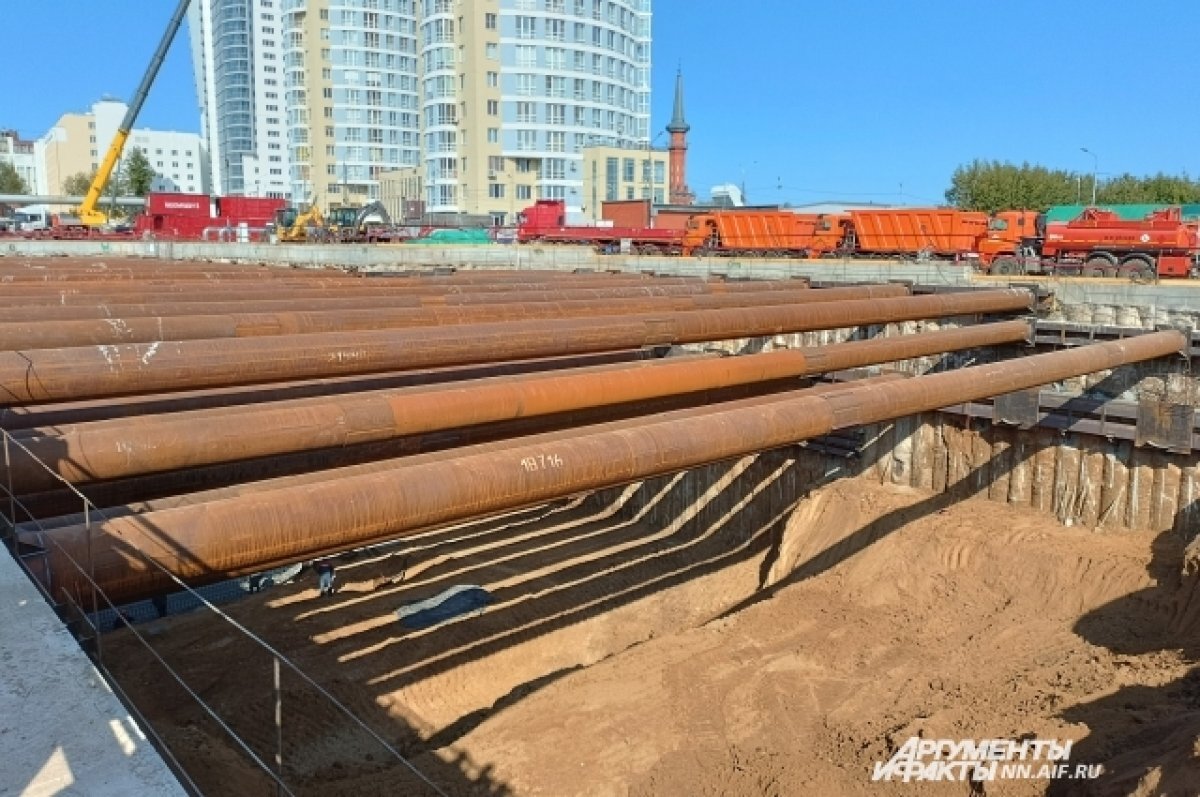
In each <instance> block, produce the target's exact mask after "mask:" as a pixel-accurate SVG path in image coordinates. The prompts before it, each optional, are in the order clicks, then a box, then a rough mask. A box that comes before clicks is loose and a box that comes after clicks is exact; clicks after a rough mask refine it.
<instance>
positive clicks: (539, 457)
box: [521, 454, 563, 473]
mask: <svg viewBox="0 0 1200 797" xmlns="http://www.w3.org/2000/svg"><path fill="white" fill-rule="evenodd" d="M562 466H563V458H562V457H561V456H559V455H558V454H535V455H534V456H532V457H522V458H521V467H522V468H524V469H525V472H526V473H533V472H534V471H538V470H550V469H552V468H561V467H562Z"/></svg>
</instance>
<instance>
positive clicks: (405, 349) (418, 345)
mask: <svg viewBox="0 0 1200 797" xmlns="http://www.w3.org/2000/svg"><path fill="white" fill-rule="evenodd" d="M1031 298H1032V297H1031V295H1030V293H1029V292H1028V291H1025V290H1014V289H1009V288H1006V289H1000V290H987V291H972V292H969V293H950V294H937V295H932V296H906V297H900V298H891V299H870V300H868V299H857V300H849V301H843V302H828V303H820V304H804V305H794V306H778V305H772V306H765V307H754V308H729V309H723V310H696V311H690V312H681V313H660V314H659V313H643V314H635V315H630V316H592V317H585V318H571V319H551V320H534V321H513V322H507V323H488V324H462V325H457V326H454V327H435V328H420V329H402V330H369V331H363V332H332V333H327V334H314V335H288V336H278V337H268V338H234V339H227V340H194V341H167V342H155V343H149V344H140V343H135V344H123V345H115V346H89V347H78V348H66V349H29V350H23V351H0V401H2V402H4V403H18V404H19V403H39V402H47V401H63V400H71V399H84V398H100V397H104V396H120V395H130V394H135V393H149V392H163V391H170V390H181V389H188V388H201V387H218V386H222V385H234V384H253V383H263V382H275V381H283V380H289V379H306V378H316V377H326V376H339V375H348V374H355V373H372V372H378V371H388V370H405V369H413V368H428V367H435V366H447V365H461V364H466V363H472V362H474V363H479V362H495V361H498V360H507V359H520V358H533V357H543V356H551V355H562V354H582V353H585V352H597V351H608V350H612V349H625V348H633V347H638V346H654V345H665V344H680V343H696V342H700V341H715V340H730V339H736V338H743V337H756V336H763V335H777V334H784V333H792V332H802V331H808V330H814V329H833V328H840V327H852V326H858V325H860V324H881V323H888V322H892V321H905V320H911V319H917V318H931V317H942V316H956V315H967V314H976V313H1000V312H1013V311H1017V310H1024V309H1028V307H1029V305H1030V302H1031Z"/></svg>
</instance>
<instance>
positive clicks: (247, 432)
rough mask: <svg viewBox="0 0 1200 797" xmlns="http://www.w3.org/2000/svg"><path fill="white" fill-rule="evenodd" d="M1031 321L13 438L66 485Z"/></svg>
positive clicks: (893, 353) (694, 382)
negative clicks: (18, 440)
mask: <svg viewBox="0 0 1200 797" xmlns="http://www.w3.org/2000/svg"><path fill="white" fill-rule="evenodd" d="M1029 335H1030V326H1029V322H1027V321H1007V322H1001V323H996V324H984V325H981V326H978V327H966V328H963V329H950V330H942V331H939V332H930V333H926V334H922V335H911V336H902V337H896V338H883V339H876V340H866V341H853V342H849V343H838V344H832V345H827V346H821V347H812V348H801V349H793V350H779V351H773V352H769V353H765V354H749V355H745V356H742V357H725V358H718V359H703V360H693V359H690V358H684V359H682V360H673V359H672V360H653V361H649V362H642V363H635V364H632V365H623V366H619V367H615V368H614V367H611V366H606V367H602V368H581V369H575V370H572V371H569V372H567V373H549V374H534V375H522V376H516V377H493V378H488V379H477V380H469V381H466V382H456V383H453V384H449V385H440V386H435V387H421V388H407V389H401V390H385V391H372V392H367V393H356V394H352V395H348V396H341V397H334V398H314V399H300V400H295V401H286V402H278V403H276V404H273V405H270V406H266V407H264V406H261V405H258V406H248V407H236V408H228V409H222V410H199V411H194V412H184V413H178V414H175V415H167V416H158V417H145V418H137V419H133V420H127V421H102V422H98V423H92V424H82V425H79V426H75V427H66V428H60V429H57V430H54V432H53V433H47V434H42V435H36V436H24V437H22V438H21V443H22V444H23V445H24V446H26V447H27V448H28V449H29V451H30V452H31V453H32V454H33V455H34V456H36V457H37V459H39V460H41V462H43V463H45V464H46V465H48V466H50V467H51V468H53V470H54V472H56V473H57V474H58V475H60V476H61V477H63V478H65V479H67V480H68V481H70V482H72V483H74V484H84V483H86V482H90V481H96V480H102V479H117V478H123V477H128V476H136V475H139V474H145V473H155V472H160V471H168V470H177V469H182V468H193V467H197V466H201V465H209V464H213V463H217V462H229V461H233V460H239V459H251V458H254V457H265V456H271V455H275V454H283V453H289V452H294V451H309V450H314V449H319V448H328V447H330V446H346V445H352V444H357V443H364V442H367V441H374V440H386V439H390V438H395V437H402V436H405V435H414V434H420V433H424V432H433V431H437V430H440V429H452V428H455V427H460V426H474V425H478V424H484V423H494V422H498V421H506V420H513V419H516V418H528V417H534V416H540V415H551V414H554V413H561V412H572V411H577V410H581V409H584V408H588V407H599V406H606V405H615V404H625V403H630V402H635V401H647V400H650V399H655V398H660V397H663V396H668V395H673V394H682V393H698V392H701V391H711V390H718V389H722V388H729V387H734V386H737V385H749V384H754V383H762V382H771V381H775V380H779V379H786V378H790V377H798V376H804V375H807V374H813V373H820V372H823V371H831V370H840V369H844V368H854V367H857V366H861V365H869V364H873V363H880V362H892V361H895V360H904V359H909V358H911V357H921V356H925V355H930V354H941V353H944V352H947V351H954V350H958V349H968V348H974V347H978V346H992V345H998V344H1002V343H1011V342H1014V341H1021V340H1025V339H1027V338H1028V337H1029ZM11 460H12V462H11V469H10V472H9V473H5V472H4V469H3V468H0V484H3V483H5V479H6V478H9V479H11V481H10V483H11V484H12V487H13V489H14V490H15V491H16V492H18V493H27V492H33V491H35V490H46V489H50V488H52V487H55V486H57V481H56V480H55V479H54V477H53V475H51V473H49V472H47V471H46V470H45V469H44V468H43V467H41V466H40V465H38V464H37V463H35V462H34V461H32V460H31V459H30V458H29V456H28V455H26V454H24V453H19V454H15V455H13V456H12V458H11Z"/></svg>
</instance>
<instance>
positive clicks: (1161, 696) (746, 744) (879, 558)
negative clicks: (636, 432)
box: [106, 463, 1200, 797]
mask: <svg viewBox="0 0 1200 797" xmlns="http://www.w3.org/2000/svg"><path fill="white" fill-rule="evenodd" d="M743 476H745V477H746V478H748V479H750V480H751V481H753V482H754V483H755V484H758V483H759V482H758V481H756V480H758V479H759V478H760V476H761V474H759V475H755V473H754V472H752V470H749V469H748V466H747V465H746V464H745V463H737V464H734V465H730V466H728V468H727V473H726V477H725V481H724V482H723V484H732V483H735V482H736V481H737V480H738V479H739V478H742V477H743ZM719 489H723V487H721V488H717V487H714V488H713V490H711V491H710V492H713V493H714V494H715V492H719ZM673 490H674V491H682V493H681V494H682V495H683V496H684V497H685V498H686V499H687V500H686V501H684V502H681V503H680V505H687V506H688V507H689V508H688V509H687V510H686V511H684V512H681V513H680V514H679V516H678V518H677V519H676V520H675V521H674V522H671V523H667V524H654V525H651V524H649V523H648V522H647V521H646V520H645V517H644V515H643V514H642V513H635V514H633V515H632V516H630V515H629V514H628V513H622V512H621V511H619V510H620V509H621V507H622V506H623V505H624V502H626V501H628V500H629V499H630V497H631V496H632V495H633V492H632V488H631V491H627V492H626V493H625V494H623V496H622V497H621V498H620V499H618V500H617V501H616V502H615V503H614V504H613V505H611V506H608V507H604V508H602V509H597V508H596V507H594V506H587V505H585V504H582V503H578V502H575V503H566V504H561V505H557V506H554V507H550V508H543V509H539V510H530V511H528V512H523V513H514V514H513V515H511V516H507V517H505V518H498V519H495V520H491V521H485V522H481V523H476V524H467V525H465V526H463V527H460V528H456V529H449V530H443V531H439V532H431V533H430V534H427V535H424V536H423V537H422V538H420V539H418V540H416V541H414V542H413V543H411V544H410V545H409V546H408V547H407V549H406V551H405V553H404V555H403V556H399V555H395V556H391V555H380V556H374V557H363V558H361V559H359V560H354V561H349V562H346V563H344V564H343V565H342V566H341V567H339V582H340V583H341V585H342V588H341V591H340V592H339V593H338V594H337V595H336V596H334V597H333V598H330V599H322V598H318V597H317V596H316V584H315V580H314V581H313V582H312V583H308V582H302V583H300V584H297V585H292V586H284V587H277V588H275V589H273V590H271V591H269V592H268V593H265V594H264V595H261V596H254V597H251V598H248V599H246V600H245V601H243V602H241V603H239V604H238V605H236V606H235V607H232V608H231V609H230V611H231V613H232V614H234V615H235V616H236V617H237V618H238V619H239V620H240V621H241V622H243V623H245V624H246V625H247V626H248V627H250V628H252V629H254V630H255V632H256V633H259V634H261V635H262V636H263V637H264V638H265V639H267V641H269V642H270V643H271V644H272V645H275V646H276V647H277V648H279V649H281V650H283V651H284V652H286V653H287V654H288V655H289V657H291V658H292V659H293V660H295V661H296V662H297V663H298V664H299V665H300V666H302V667H303V668H304V670H305V671H306V672H308V673H310V674H312V675H313V676H314V678H316V680H317V681H318V682H319V683H321V684H322V685H323V686H324V687H325V688H328V689H329V690H330V691H331V692H332V693H334V694H336V695H337V696H338V697H339V698H340V699H342V700H343V701H344V702H346V703H347V704H348V705H351V706H352V707H353V708H354V709H355V711H356V712H357V713H359V714H360V715H362V716H363V717H365V718H367V719H368V721H369V722H371V724H372V725H373V727H375V728H376V729H377V731H378V732H379V733H380V734H381V735H383V736H384V737H386V738H387V739H388V741H389V742H390V743H392V744H394V745H396V746H397V747H398V748H399V749H402V750H403V751H404V752H406V753H407V754H410V755H413V756H416V757H417V759H418V761H420V762H422V763H423V765H425V766H426V767H427V768H429V769H430V771H431V772H433V773H434V776H435V779H439V782H441V783H442V784H443V786H444V787H445V788H447V789H448V790H449V791H451V792H458V791H465V792H472V790H473V789H475V787H474V786H464V785H462V784H464V783H467V782H468V781H471V782H475V783H478V782H480V781H478V780H475V779H477V778H482V779H483V780H484V781H486V784H485V786H482V787H479V788H485V789H491V790H492V792H493V793H499V792H500V791H503V790H505V789H509V790H511V791H512V792H515V793H516V794H521V795H525V794H529V795H562V794H594V795H620V794H633V795H668V797H669V796H670V795H705V794H712V795H717V794H721V795H739V794H745V795H763V794H767V795H770V794H778V795H795V794H847V795H855V794H862V795H868V794H869V795H872V796H873V797H874V796H875V795H881V794H884V795H886V794H897V795H906V796H907V795H914V794H922V795H923V794H935V795H936V794H947V795H965V794H966V793H967V787H966V785H965V784H962V783H955V784H936V785H929V784H923V785H913V784H901V783H873V782H871V771H872V767H873V765H874V763H875V762H877V761H886V760H887V759H888V758H889V757H890V756H891V754H892V753H893V752H894V751H895V750H897V749H898V748H899V746H900V745H902V744H903V743H904V741H905V740H907V739H908V738H909V737H912V736H921V737H924V738H951V739H993V738H1001V739H1028V738H1040V739H1070V740H1073V741H1074V742H1075V748H1074V751H1073V754H1072V757H1071V761H1072V763H1082V764H1098V763H1103V764H1105V765H1106V766H1107V767H1108V770H1107V771H1106V772H1105V774H1104V775H1103V776H1101V777H1100V778H1099V779H1097V780H1095V781H1088V782H1086V783H1082V784H1080V783H1074V784H1072V783H1047V782H1045V781H1037V780H1026V781H1021V780H1014V781H1004V782H1003V783H1000V784H991V785H989V786H988V791H987V794H993V795H994V794H1004V795H1034V794H1045V793H1047V791H1048V790H1049V792H1050V793H1053V794H1064V795H1065V794H1074V793H1080V794H1114V795H1115V794H1147V795H1149V794H1160V793H1170V794H1200V791H1197V790H1195V789H1193V790H1192V791H1188V789H1189V788H1192V785H1194V784H1197V783H1200V758H1198V757H1197V752H1196V750H1197V746H1198V744H1200V741H1198V740H1200V674H1197V673H1195V672H1194V671H1193V667H1192V662H1193V661H1194V660H1195V659H1196V656H1197V653H1198V652H1200V650H1198V648H1200V638H1198V637H1197V635H1196V633H1195V631H1194V629H1195V628H1196V625H1195V618H1196V614H1197V605H1200V599H1198V598H1197V597H1196V596H1195V585H1196V579H1197V575H1196V573H1195V569H1196V568H1195V566H1194V565H1192V564H1187V565H1186V566H1185V562H1188V563H1191V562H1193V561H1200V557H1196V556H1193V555H1192V552H1188V554H1187V556H1185V552H1184V547H1183V544H1182V542H1183V541H1182V540H1180V539H1178V538H1176V537H1174V536H1172V535H1163V536H1160V537H1157V538H1156V537H1154V536H1153V535H1150V534H1120V535H1118V534H1099V533H1094V532H1090V531H1084V530H1081V529H1080V528H1078V527H1076V528H1064V527H1062V526H1061V525H1059V524H1057V523H1056V522H1055V521H1054V520H1053V519H1052V518H1049V517H1048V516H1045V515H1039V514H1036V513H1034V512H1032V511H1024V510H1020V509H1011V508H1007V507H1001V506H1000V505H997V504H992V503H989V502H987V501H970V502H964V503H958V504H956V503H953V501H952V500H951V499H949V498H948V497H947V496H944V495H934V496H930V495H928V494H925V493H920V492H917V491H913V490H909V489H904V488H896V487H885V486H880V485H879V484H877V483H873V482H870V481H867V480H862V479H860V480H855V481H844V482H838V483H835V484H833V485H831V486H827V487H825V488H822V489H819V490H816V491H814V492H812V493H811V494H809V495H807V496H805V497H803V498H802V499H801V500H800V501H799V502H798V503H797V504H796V505H795V506H794V507H792V508H791V509H790V510H789V512H790V513H789V514H786V515H784V516H783V521H781V522H779V523H776V524H771V523H762V524H754V527H753V528H749V524H747V522H746V521H745V518H746V517H748V515H747V514H746V513H743V512H742V511H741V507H743V506H744V504H742V503H739V502H736V501H735V502H731V503H730V507H731V508H730V509H729V510H728V511H726V510H724V509H722V511H720V512H715V513H706V512H705V511H703V510H702V509H701V508H699V507H701V505H702V504H703V503H704V502H705V501H708V500H713V497H712V495H709V494H705V495H693V494H692V493H691V492H690V490H692V488H691V487H690V486H688V484H687V483H686V482H685V481H680V480H669V481H667V482H666V483H665V484H664V486H663V487H662V490H661V493H660V494H659V495H657V496H655V497H654V498H653V500H660V499H662V496H663V495H667V494H669V493H670V492H671V491H673ZM663 500H665V499H663ZM739 500H740V499H739ZM764 500H765V499H764ZM689 502H690V503H689ZM631 518H632V519H631ZM463 583H469V584H477V585H480V586H481V587H482V588H484V589H486V590H487V591H488V593H489V595H490V596H491V599H492V603H491V604H489V605H488V606H487V607H486V609H484V610H483V611H482V612H481V613H477V614H472V615H469V616H463V617H459V618H456V619H454V620H451V621H449V622H446V623H443V624H441V625H438V626H436V627H432V628H424V629H419V630H405V629H403V628H401V627H400V626H399V624H398V623H397V622H396V615H395V610H396V608H397V607H398V606H401V605H404V604H406V603H411V602H414V601H419V600H422V599H426V598H429V597H430V596H432V595H436V594H438V593H439V592H441V591H442V590H444V589H446V588H447V587H449V586H452V585H454V584H463ZM228 634H229V631H228V628H227V627H223V626H222V625H221V624H220V623H219V621H215V620H213V619H212V618H210V617H207V616H202V615H193V616H184V617H179V618H171V619H170V620H169V621H167V622H164V623H162V624H161V627H160V629H159V632H158V635H157V636H156V638H155V642H156V644H157V645H158V646H159V648H160V649H161V650H162V651H163V652H164V654H165V655H167V657H168V658H170V659H171V660H172V661H173V663H175V664H176V666H179V667H180V668H181V669H184V670H185V671H186V672H187V673H188V675H189V677H191V678H193V679H194V680H195V681H196V682H198V683H199V684H201V686H202V691H203V693H204V694H205V695H206V697H208V698H210V699H212V700H213V701H215V702H217V703H218V704H220V705H221V707H222V708H223V709H224V710H225V711H228V712H231V713H232V714H233V715H235V716H239V717H240V724H239V727H244V728H248V729H251V730H247V731H246V733H247V735H248V736H250V737H251V738H252V739H253V740H254V741H255V744H257V745H258V746H259V748H260V749H261V750H262V751H263V755H264V757H266V758H268V759H269V758H270V751H271V750H272V747H271V745H272V744H273V742H274V737H273V729H272V728H271V726H270V723H268V722H265V721H263V717H264V716H267V715H268V714H269V712H270V710H271V703H270V693H269V691H263V689H262V688H260V687H263V686H264V684H265V683H266V682H267V681H266V679H267V677H268V676H267V675H266V673H268V672H269V662H267V661H265V660H264V661H261V662H256V663H254V664H252V665H251V664H246V665H245V666H241V667H238V668H232V669H231V668H230V667H229V666H228V664H229V662H230V661H245V662H248V661H250V660H251V659H252V658H253V656H254V655H255V654H253V653H250V652H245V651H242V649H241V648H240V646H239V643H236V642H234V643H230V642H228V641H227V639H226V638H227V636H228ZM123 644H124V641H123V640H122V635H121V634H116V635H113V636H112V638H111V640H110V644H109V645H108V647H107V654H106V655H111V656H114V657H119V656H120V655H121V651H122V649H123ZM126 652H127V653H129V654H130V655H128V657H127V658H128V662H129V667H128V668H127V671H126V673H127V676H128V678H127V680H128V681H129V683H128V684H127V688H130V690H131V691H133V692H135V693H136V696H137V697H138V698H140V699H142V700H149V701H150V703H151V705H152V706H153V705H157V706H158V707H159V708H160V710H159V711H157V712H153V711H152V714H153V715H154V716H153V717H152V718H153V719H154V720H155V721H156V724H159V723H162V724H164V725H165V726H166V727H167V734H168V736H171V735H172V734H174V735H175V736H176V737H177V738H179V739H181V740H182V741H184V742H188V741H191V742H193V743H194V742H195V740H196V738H198V737H197V736H196V733H197V732H196V731H194V730H192V729H190V723H195V722H198V719H197V717H196V715H195V712H188V711H183V710H181V709H180V708H179V705H180V701H179V698H178V696H172V695H170V694H169V693H167V692H166V691H164V688H163V687H162V686H161V685H160V683H159V681H156V680H154V678H155V676H154V675H153V674H152V668H150V667H149V666H148V665H144V664H142V663H139V660H138V659H137V657H136V656H135V655H133V654H132V653H131V652H130V651H129V650H126ZM202 654H203V655H202ZM247 673H253V678H254V679H257V680H255V681H254V684H255V686H254V689H255V690H257V691H256V692H255V697H254V699H252V700H248V699H247V689H248V687H247V683H248V678H247ZM290 689H291V691H290V692H289V693H288V697H287V698H286V699H285V706H284V713H285V717H294V718H297V719H295V720H294V721H293V725H291V726H288V725H287V723H286V721H285V728H286V729H287V732H286V736H285V738H286V743H287V744H290V745H292V746H291V747H289V749H288V751H287V753H286V755H285V760H286V761H289V762H291V767H292V770H291V771H292V772H293V773H294V774H297V773H298V774H297V777H299V778H301V780H302V782H304V783H305V784H306V785H311V786H314V787H316V786H317V785H322V786H324V787H330V788H333V789H334V792H333V793H342V792H343V791H345V790H346V789H351V790H357V793H367V794H370V793H381V794H382V793H398V792H396V791H395V790H396V789H397V788H401V786H402V785H403V784H404V783H408V782H405V781H400V780H397V777H398V776H397V775H396V767H395V766H394V765H392V764H390V763H389V762H388V761H387V760H386V756H382V755H379V754H377V753H373V754H371V755H370V756H368V755H366V754H365V753H364V752H363V751H364V750H365V749H366V748H365V747H364V741H363V740H364V738H365V737H364V736H363V734H361V733H360V732H356V733H349V732H347V731H346V725H345V723H344V722H343V721H341V720H339V718H338V715H337V713H336V712H335V711H333V710H332V709H330V708H329V707H328V706H324V707H322V705H319V704H316V703H303V705H301V706H297V701H303V700H305V699H306V698H303V697H302V696H301V695H302V694H303V693H304V692H305V689H304V687H303V686H302V685H300V686H298V685H296V684H295V683H293V684H291V686H290ZM309 691H311V690H309ZM289 705H290V706H291V707H290V708H289ZM239 712H240V714H239ZM205 738H207V737H205ZM206 746H209V745H208V743H207V741H206ZM205 761H216V758H215V756H213V755H211V754H209V755H208V757H207V758H205V757H204V756H200V755H199V754H193V755H192V760H191V761H190V763H192V764H196V763H198V762H199V763H200V764H201V765H203V764H204V762H205ZM220 765H221V766H222V767H233V766H234V765H233V764H232V762H230V761H227V760H224V759H222V760H221V761H220ZM460 775H463V776H465V778H460V777H458V776H460ZM227 782H229V783H234V784H237V783H239V782H241V783H246V782H249V781H248V780H247V779H243V780H241V781H239V780H237V779H236V778H235V779H231V780H228V779H227ZM205 785H206V786H209V787H210V788H213V789H215V791H212V792H211V793H214V794H217V793H234V792H233V791H228V792H222V791H221V788H222V787H223V786H222V785H221V783H220V782H218V783H217V784H216V785H213V784H205ZM404 788H405V789H408V788H410V786H404ZM411 788H412V791H411V793H419V792H417V791H416V789H415V787H411ZM1073 789H1074V790H1073ZM404 793H409V792H407V791H405V792H404Z"/></svg>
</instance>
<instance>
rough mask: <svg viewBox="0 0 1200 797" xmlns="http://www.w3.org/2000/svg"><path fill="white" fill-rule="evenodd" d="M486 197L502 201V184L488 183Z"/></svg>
mask: <svg viewBox="0 0 1200 797" xmlns="http://www.w3.org/2000/svg"><path fill="white" fill-rule="evenodd" d="M488 197H490V198H491V199H504V183H489V184H488Z"/></svg>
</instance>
